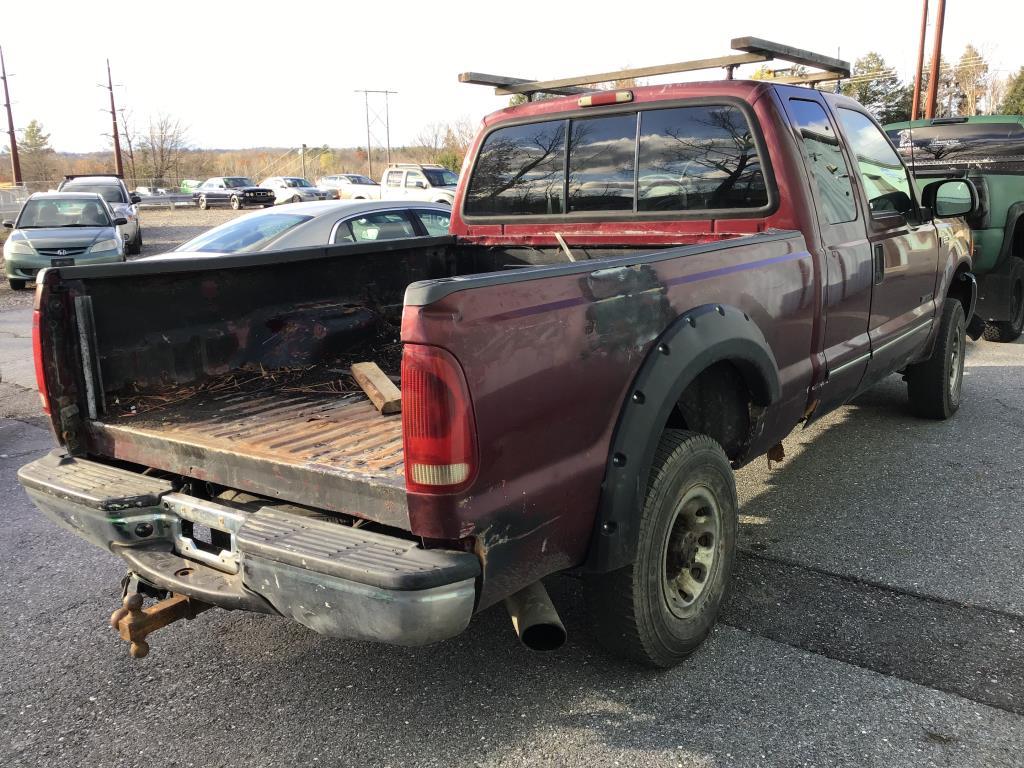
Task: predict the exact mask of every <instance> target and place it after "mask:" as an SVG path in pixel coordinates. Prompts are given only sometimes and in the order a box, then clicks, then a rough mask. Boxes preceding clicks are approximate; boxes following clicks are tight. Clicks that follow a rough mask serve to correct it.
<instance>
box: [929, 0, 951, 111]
mask: <svg viewBox="0 0 1024 768" xmlns="http://www.w3.org/2000/svg"><path fill="white" fill-rule="evenodd" d="M945 18H946V0H939V10H938V12H937V13H936V16H935V43H934V44H933V45H932V66H931V69H930V70H929V74H928V101H927V102H926V103H925V107H924V116H925V117H926V118H927V119H928V120H931V119H932V118H933V117H935V105H936V102H937V101H938V96H939V78H940V77H941V76H942V71H941V70H942V24H943V22H944V21H945Z"/></svg>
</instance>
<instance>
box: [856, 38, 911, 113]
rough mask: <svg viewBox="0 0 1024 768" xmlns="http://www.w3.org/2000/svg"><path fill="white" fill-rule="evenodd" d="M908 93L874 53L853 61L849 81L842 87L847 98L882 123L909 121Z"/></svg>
mask: <svg viewBox="0 0 1024 768" xmlns="http://www.w3.org/2000/svg"><path fill="white" fill-rule="evenodd" d="M910 91H911V89H910V86H908V85H907V84H905V83H902V82H900V79H899V78H898V77H897V76H896V72H895V70H893V69H892V68H891V67H890V66H889V65H888V64H887V63H886V61H885V59H883V58H882V57H881V56H880V55H878V54H877V53H875V52H874V51H872V52H871V53H868V54H866V55H864V56H862V57H860V58H859V59H857V60H856V61H855V62H854V64H853V73H852V75H851V77H850V80H849V81H847V82H846V83H844V84H843V86H842V92H843V93H844V94H845V95H846V96H849V97H850V98H852V99H856V100H857V101H859V102H860V103H861V104H863V105H864V107H865V108H866V109H867V110H868V112H870V113H871V114H872V115H874V116H875V118H876V119H877V120H878V122H880V123H883V124H884V123H894V122H898V121H900V120H907V119H909V118H910V97H911V93H910Z"/></svg>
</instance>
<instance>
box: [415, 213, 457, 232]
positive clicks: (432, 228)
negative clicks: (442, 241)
mask: <svg viewBox="0 0 1024 768" xmlns="http://www.w3.org/2000/svg"><path fill="white" fill-rule="evenodd" d="M416 215H417V216H418V217H419V219H420V222H422V224H423V228H424V229H426V230H427V234H428V235H430V236H431V237H441V236H442V235H447V234H448V224H449V222H450V221H451V218H452V217H451V215H450V214H447V213H440V212H438V211H416Z"/></svg>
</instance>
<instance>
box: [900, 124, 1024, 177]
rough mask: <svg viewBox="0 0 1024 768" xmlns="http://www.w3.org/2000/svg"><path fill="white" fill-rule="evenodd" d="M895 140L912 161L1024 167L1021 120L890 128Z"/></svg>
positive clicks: (920, 163)
mask: <svg viewBox="0 0 1024 768" xmlns="http://www.w3.org/2000/svg"><path fill="white" fill-rule="evenodd" d="M886 133H887V134H889V138H890V139H892V143H893V144H895V145H896V147H897V149H899V151H900V154H901V155H902V156H903V158H904V160H905V161H906V162H907V163H908V164H909V163H910V160H911V149H913V161H914V164H915V165H955V164H966V165H979V164H982V163H984V164H986V165H989V164H993V163H997V164H1000V165H1001V164H1005V163H1009V164H1013V165H1016V166H1022V167H1024V125H1021V124H1020V123H988V122H986V123H950V124H947V125H924V126H920V127H917V128H913V129H910V128H889V129H887V130H886Z"/></svg>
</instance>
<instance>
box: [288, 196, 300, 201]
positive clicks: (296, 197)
mask: <svg viewBox="0 0 1024 768" xmlns="http://www.w3.org/2000/svg"><path fill="white" fill-rule="evenodd" d="M288 202H289V203H301V202H302V198H301V197H299V196H298V195H294V196H293V197H292V199H291V200H289V201H288Z"/></svg>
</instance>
